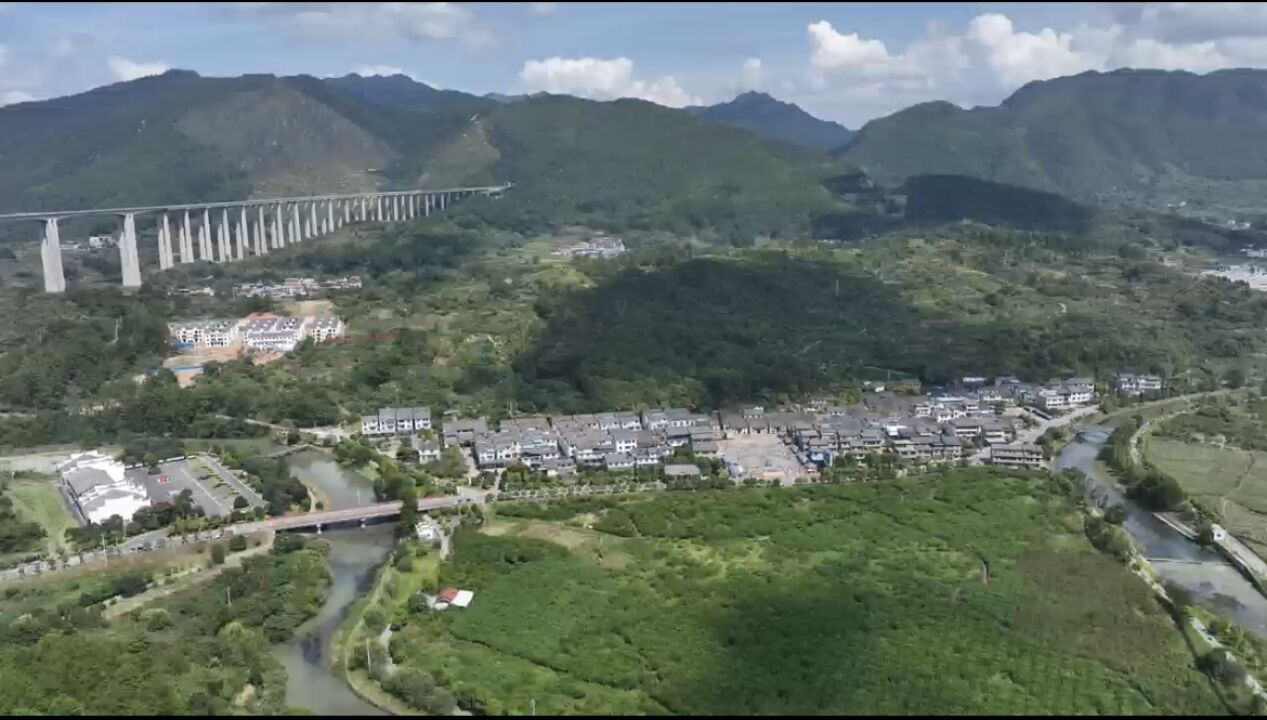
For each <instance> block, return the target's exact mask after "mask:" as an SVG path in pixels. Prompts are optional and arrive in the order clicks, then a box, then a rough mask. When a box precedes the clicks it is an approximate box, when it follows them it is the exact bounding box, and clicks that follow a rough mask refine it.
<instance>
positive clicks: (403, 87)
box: [326, 73, 497, 112]
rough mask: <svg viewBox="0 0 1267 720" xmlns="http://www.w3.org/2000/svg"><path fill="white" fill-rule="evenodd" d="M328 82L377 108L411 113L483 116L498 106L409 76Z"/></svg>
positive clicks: (352, 76)
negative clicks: (487, 110) (489, 108)
mask: <svg viewBox="0 0 1267 720" xmlns="http://www.w3.org/2000/svg"><path fill="white" fill-rule="evenodd" d="M326 82H327V83H328V84H330V85H332V86H334V87H336V88H338V89H340V90H342V91H344V92H346V93H349V94H352V95H356V96H357V97H360V98H362V99H364V100H367V101H369V102H371V103H373V104H375V105H389V106H392V107H399V108H405V109H407V110H425V111H428V112H442V111H448V110H456V111H460V112H467V111H470V112H479V111H480V110H483V109H485V108H488V107H490V106H492V105H495V104H496V103H497V101H496V100H494V99H491V98H482V97H478V96H475V95H471V94H469V93H464V92H461V91H458V90H440V89H437V88H433V87H431V86H430V85H427V84H426V83H420V82H418V81H417V80H414V79H413V78H411V77H409V76H407V75H391V76H382V75H372V76H369V77H362V76H360V75H358V74H356V73H350V74H348V75H344V76H343V77H337V78H326Z"/></svg>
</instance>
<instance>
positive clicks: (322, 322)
mask: <svg viewBox="0 0 1267 720" xmlns="http://www.w3.org/2000/svg"><path fill="white" fill-rule="evenodd" d="M343 329H344V328H343V321H342V320H340V319H339V318H337V317H334V316H333V315H321V316H318V317H314V318H310V320H309V324H308V329H307V335H308V337H310V338H312V339H313V341H315V342H319V343H323V342H329V341H331V340H334V339H336V338H340V337H343Z"/></svg>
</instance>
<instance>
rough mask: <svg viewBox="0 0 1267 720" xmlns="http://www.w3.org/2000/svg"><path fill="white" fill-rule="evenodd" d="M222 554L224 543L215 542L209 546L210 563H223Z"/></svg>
mask: <svg viewBox="0 0 1267 720" xmlns="http://www.w3.org/2000/svg"><path fill="white" fill-rule="evenodd" d="M224 554H225V553H224V545H221V544H220V543H216V544H215V545H212V546H211V564H212V565H223V564H224Z"/></svg>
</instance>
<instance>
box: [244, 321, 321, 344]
mask: <svg viewBox="0 0 1267 720" xmlns="http://www.w3.org/2000/svg"><path fill="white" fill-rule="evenodd" d="M306 329H307V323H305V322H304V321H303V320H302V319H300V318H294V317H280V316H269V317H257V318H251V319H250V320H247V321H245V322H244V323H242V327H241V329H240V332H241V334H242V341H243V343H245V345H246V349H247V350H250V351H252V352H283V353H286V352H290V351H291V350H294V349H295V346H296V345H298V344H299V342H300V341H301V340H303V339H304V338H305V337H306V336H307V333H306Z"/></svg>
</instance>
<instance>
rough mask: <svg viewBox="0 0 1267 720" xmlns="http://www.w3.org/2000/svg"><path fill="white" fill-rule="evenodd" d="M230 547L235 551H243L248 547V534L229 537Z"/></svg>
mask: <svg viewBox="0 0 1267 720" xmlns="http://www.w3.org/2000/svg"><path fill="white" fill-rule="evenodd" d="M229 549H230V550H232V551H233V552H242V551H243V550H245V549H246V536H245V535H234V536H233V537H231V538H229Z"/></svg>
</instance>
